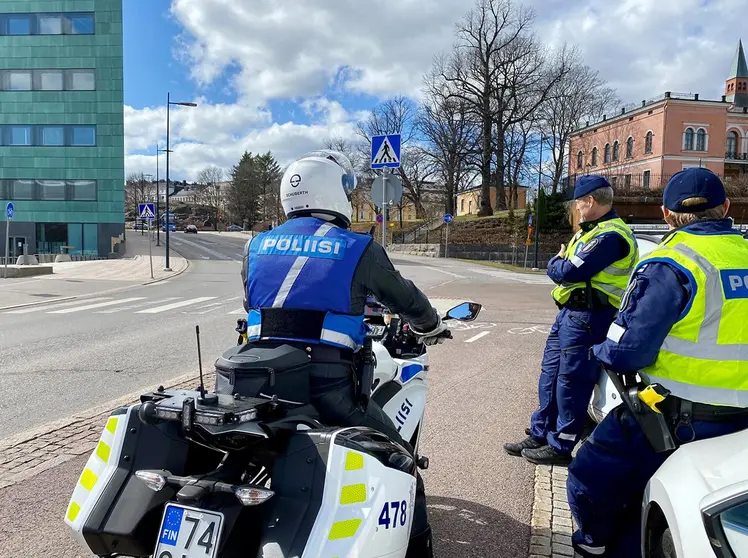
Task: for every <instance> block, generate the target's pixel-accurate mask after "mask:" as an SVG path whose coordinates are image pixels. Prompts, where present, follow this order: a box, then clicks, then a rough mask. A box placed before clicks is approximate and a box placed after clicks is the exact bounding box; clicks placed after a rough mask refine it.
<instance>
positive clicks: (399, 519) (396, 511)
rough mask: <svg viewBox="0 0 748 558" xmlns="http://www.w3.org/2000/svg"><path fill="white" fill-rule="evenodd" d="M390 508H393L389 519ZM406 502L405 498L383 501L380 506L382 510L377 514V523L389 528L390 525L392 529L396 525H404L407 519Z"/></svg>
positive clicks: (396, 526)
mask: <svg viewBox="0 0 748 558" xmlns="http://www.w3.org/2000/svg"><path fill="white" fill-rule="evenodd" d="M390 510H393V513H392V519H391V520H390ZM407 514H408V503H407V502H406V501H405V500H402V501H400V502H385V503H384V506H383V507H382V512H381V513H380V514H379V524H380V525H384V528H385V529H389V528H390V525H392V528H393V529H396V528H398V527H405V524H406V523H407V521H408V517H407Z"/></svg>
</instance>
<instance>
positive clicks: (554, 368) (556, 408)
mask: <svg viewBox="0 0 748 558" xmlns="http://www.w3.org/2000/svg"><path fill="white" fill-rule="evenodd" d="M615 313H616V310H615V308H613V307H612V306H607V307H602V308H599V309H595V310H576V309H570V308H568V307H563V308H562V309H561V310H560V312H559V313H558V316H556V321H555V323H554V324H553V326H552V327H551V332H550V334H549V335H548V340H547V341H546V345H545V353H544V354H543V362H542V365H541V371H540V379H539V381H538V399H539V403H540V405H539V407H538V409H537V410H536V411H535V412H534V413H533V415H532V419H531V425H530V435H531V436H532V437H533V438H535V439H537V440H547V441H548V444H550V445H551V446H552V447H553V448H555V449H556V450H558V451H559V452H562V453H567V454H570V453H571V451H572V450H573V449H574V446H575V445H576V443H577V440H579V437H580V436H581V434H582V431H583V429H584V425H585V422H586V417H587V406H588V404H589V402H590V398H591V397H592V391H593V389H594V387H595V383H596V382H597V378H598V375H599V374H600V365H599V363H598V362H597V359H596V358H595V356H594V354H593V353H592V346H593V345H596V344H598V343H601V342H602V341H603V340H604V339H605V336H606V335H607V332H608V328H609V327H610V324H611V322H612V321H613V319H614V317H615Z"/></svg>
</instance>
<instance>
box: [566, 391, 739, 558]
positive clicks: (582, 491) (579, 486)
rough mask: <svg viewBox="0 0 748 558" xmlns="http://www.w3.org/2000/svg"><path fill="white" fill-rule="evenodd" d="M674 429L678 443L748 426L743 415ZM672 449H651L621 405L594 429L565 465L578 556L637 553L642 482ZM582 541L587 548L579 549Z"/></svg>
mask: <svg viewBox="0 0 748 558" xmlns="http://www.w3.org/2000/svg"><path fill="white" fill-rule="evenodd" d="M690 424H691V426H692V427H693V429H691V427H690V426H688V425H682V426H679V427H678V428H677V429H676V430H675V434H676V438H677V439H678V440H679V441H680V442H681V443H685V442H687V441H694V440H703V439H707V438H713V437H715V436H723V435H726V434H731V433H733V432H737V431H739V430H743V429H745V428H748V416H743V417H740V418H736V419H732V420H731V421H729V422H713V421H704V420H696V419H694V420H692V421H691V423H690ZM671 454H672V452H667V453H655V451H654V450H653V449H652V446H651V445H650V444H649V442H648V441H647V439H646V438H645V436H644V433H643V431H642V429H641V427H640V426H639V424H638V423H637V422H636V420H635V419H634V417H633V416H632V415H631V412H630V411H629V410H628V408H626V407H625V406H624V405H620V406H618V407H616V408H615V409H614V410H613V411H612V412H611V413H609V414H608V416H607V417H605V419H604V420H603V421H602V422H601V423H600V424H599V425H598V426H597V427H596V428H595V430H593V432H592V435H591V436H590V437H589V438H587V440H586V441H585V443H584V444H582V446H581V447H580V448H579V452H578V453H577V455H576V457H575V458H574V460H573V461H572V462H571V464H570V465H569V477H568V480H567V481H566V491H567V498H568V501H569V507H570V508H571V513H572V514H573V516H574V519H575V520H576V522H577V525H578V526H579V530H578V531H576V532H575V533H574V534H573V536H572V543H573V544H574V547H575V549H576V551H577V552H578V553H579V554H581V555H582V556H594V557H596V558H599V557H600V556H604V557H605V558H613V557H615V558H624V557H625V558H637V557H639V556H641V550H640V546H641V533H640V517H641V510H642V507H641V506H642V498H643V496H644V489H645V488H646V486H647V482H648V481H649V479H650V478H651V477H652V475H653V474H654V473H655V472H656V471H657V469H659V468H660V466H661V465H662V464H663V463H664V462H665V460H666V459H667V458H668V457H669V456H670V455H671ZM579 545H584V547H586V548H580V547H579Z"/></svg>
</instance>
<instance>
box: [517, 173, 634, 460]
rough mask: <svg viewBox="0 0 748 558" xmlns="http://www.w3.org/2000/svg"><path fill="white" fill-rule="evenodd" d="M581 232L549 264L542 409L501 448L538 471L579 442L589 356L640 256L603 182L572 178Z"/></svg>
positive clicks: (593, 370)
mask: <svg viewBox="0 0 748 558" xmlns="http://www.w3.org/2000/svg"><path fill="white" fill-rule="evenodd" d="M574 200H575V203H576V207H577V210H578V211H579V215H580V230H579V232H577V233H576V234H575V235H574V237H573V238H572V239H571V242H570V243H569V246H568V247H565V246H563V245H562V246H561V250H560V251H559V253H558V255H557V256H555V257H554V258H552V259H551V260H550V261H549V262H548V276H549V277H550V278H551V279H552V280H553V282H554V283H556V285H557V287H556V288H555V289H554V290H553V292H552V296H553V300H554V301H555V303H556V306H558V308H559V310H560V312H559V313H558V316H557V317H556V322H555V323H554V324H553V326H552V327H551V331H550V334H549V335H548V340H547V342H546V347H545V353H544V355H543V362H542V365H541V373H540V380H539V382H538V398H539V401H540V405H539V407H538V409H537V410H536V411H535V412H534V413H533V415H532V419H531V427H530V428H528V429H527V430H526V431H525V433H526V434H527V435H528V437H527V438H526V439H525V440H523V441H521V442H519V443H511V444H505V445H504V449H505V451H506V452H507V453H509V454H510V455H515V456H520V455H521V456H522V457H524V458H525V459H527V460H528V461H530V462H532V463H536V464H541V465H568V464H569V462H570V461H571V452H572V450H573V449H574V446H575V445H576V443H577V440H579V438H580V436H581V435H582V432H583V429H584V425H585V423H586V417H587V404H588V403H589V400H590V397H591V396H592V390H593V389H594V387H595V383H596V381H597V375H598V365H597V363H596V362H595V360H594V359H592V358H591V357H590V349H591V347H592V346H593V345H594V344H596V343H600V342H601V341H602V340H603V339H604V338H605V332H606V331H607V330H608V326H609V325H610V323H611V322H612V321H613V318H614V316H615V312H616V309H617V308H618V306H619V305H620V302H621V297H622V296H623V293H624V291H625V290H626V285H627V283H628V278H629V276H630V274H631V272H632V270H633V269H634V265H635V264H636V261H637V260H638V257H639V251H638V247H637V244H636V239H635V238H634V235H633V233H632V232H631V229H630V228H629V227H628V226H627V225H626V224H625V223H624V222H623V220H621V219H620V217H618V215H617V214H616V212H615V211H614V210H613V207H612V206H613V189H612V188H611V186H610V184H609V183H608V181H607V180H606V179H605V178H604V177H602V176H593V175H586V176H581V177H579V178H578V179H577V181H576V184H575V188H574Z"/></svg>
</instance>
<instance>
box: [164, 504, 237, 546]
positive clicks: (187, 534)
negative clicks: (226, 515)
mask: <svg viewBox="0 0 748 558" xmlns="http://www.w3.org/2000/svg"><path fill="white" fill-rule="evenodd" d="M222 527H223V514H222V513H220V512H214V511H208V510H201V509H198V508H193V507H190V506H182V505H181V504H174V503H172V502H169V503H168V504H166V508H165V509H164V517H163V519H162V520H161V529H160V530H159V536H158V544H157V545H156V551H155V552H154V553H153V558H215V557H216V555H217V554H218V543H219V541H220V540H221V528H222Z"/></svg>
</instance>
